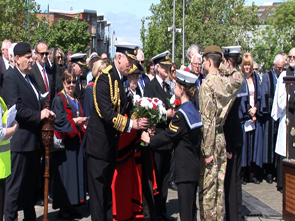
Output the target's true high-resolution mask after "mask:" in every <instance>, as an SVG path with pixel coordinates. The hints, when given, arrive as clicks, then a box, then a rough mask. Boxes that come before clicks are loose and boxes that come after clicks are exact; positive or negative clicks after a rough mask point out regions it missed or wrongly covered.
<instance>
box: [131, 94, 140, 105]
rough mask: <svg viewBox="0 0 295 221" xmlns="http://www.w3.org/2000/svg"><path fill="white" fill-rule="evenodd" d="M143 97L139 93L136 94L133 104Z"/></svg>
mask: <svg viewBox="0 0 295 221" xmlns="http://www.w3.org/2000/svg"><path fill="white" fill-rule="evenodd" d="M140 99H141V97H140V96H139V95H138V94H135V95H134V97H133V105H135V104H137V103H138V101H139V100H140Z"/></svg>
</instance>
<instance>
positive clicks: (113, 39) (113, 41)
mask: <svg viewBox="0 0 295 221" xmlns="http://www.w3.org/2000/svg"><path fill="white" fill-rule="evenodd" d="M115 34H116V32H115V31H113V35H112V56H113V57H114V45H115V38H114V35H115Z"/></svg>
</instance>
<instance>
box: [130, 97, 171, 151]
mask: <svg viewBox="0 0 295 221" xmlns="http://www.w3.org/2000/svg"><path fill="white" fill-rule="evenodd" d="M134 114H135V116H136V118H148V120H149V128H150V127H152V126H156V125H157V124H158V123H160V122H165V121H166V109H165V104H164V103H163V102H162V101H161V100H160V99H158V98H148V97H142V98H141V99H139V100H138V102H136V103H135V107H134ZM140 145H141V146H145V143H144V142H143V141H141V143H140Z"/></svg>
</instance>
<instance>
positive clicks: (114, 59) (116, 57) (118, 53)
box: [114, 52, 122, 60]
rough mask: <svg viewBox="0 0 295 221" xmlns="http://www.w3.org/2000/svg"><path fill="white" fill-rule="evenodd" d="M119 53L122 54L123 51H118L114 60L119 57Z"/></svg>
mask: <svg viewBox="0 0 295 221" xmlns="http://www.w3.org/2000/svg"><path fill="white" fill-rule="evenodd" d="M119 54H122V53H120V52H116V54H115V55H114V60H116V59H117V58H118V56H119Z"/></svg>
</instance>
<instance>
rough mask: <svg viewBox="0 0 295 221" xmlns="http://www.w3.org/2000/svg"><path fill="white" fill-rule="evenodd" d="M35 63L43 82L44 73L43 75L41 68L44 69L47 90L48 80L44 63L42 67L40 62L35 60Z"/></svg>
mask: <svg viewBox="0 0 295 221" xmlns="http://www.w3.org/2000/svg"><path fill="white" fill-rule="evenodd" d="M36 64H37V67H38V68H39V71H40V73H41V76H42V79H43V82H44V84H45V81H44V75H43V69H44V71H45V76H46V81H47V84H48V90H49V88H50V85H49V80H48V75H47V72H46V68H45V65H44V67H42V66H41V64H40V63H39V62H38V61H36Z"/></svg>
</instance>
